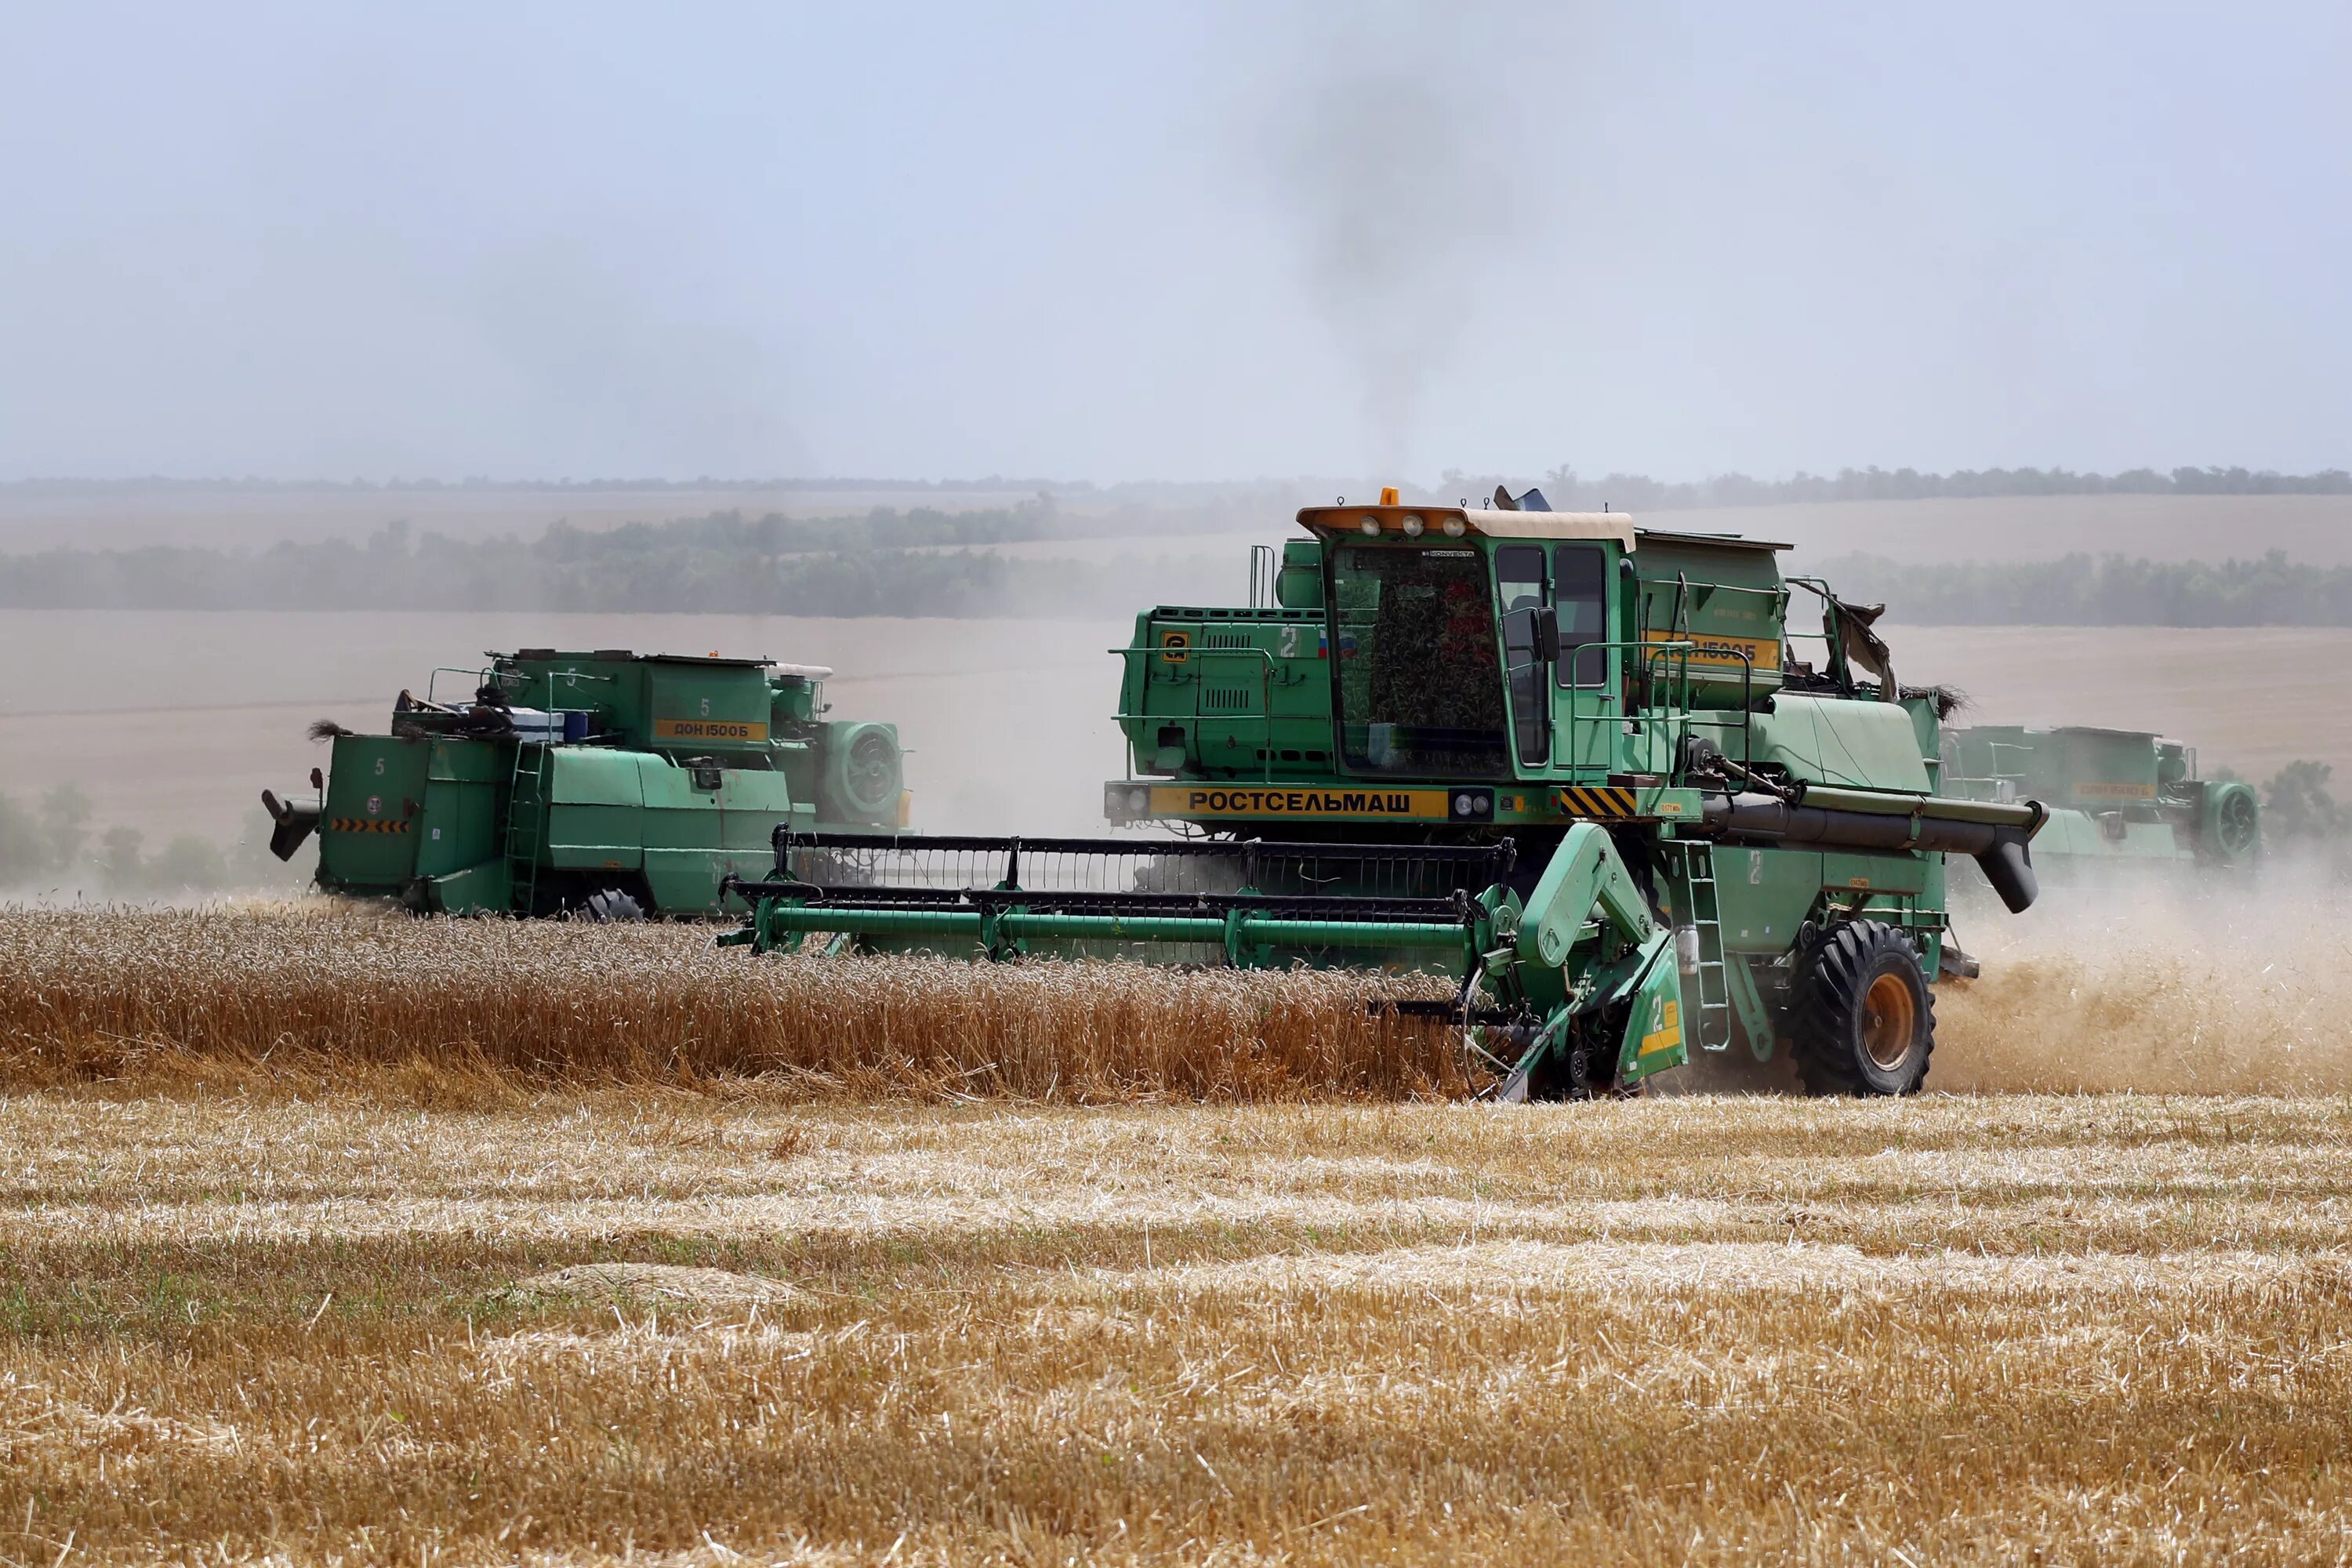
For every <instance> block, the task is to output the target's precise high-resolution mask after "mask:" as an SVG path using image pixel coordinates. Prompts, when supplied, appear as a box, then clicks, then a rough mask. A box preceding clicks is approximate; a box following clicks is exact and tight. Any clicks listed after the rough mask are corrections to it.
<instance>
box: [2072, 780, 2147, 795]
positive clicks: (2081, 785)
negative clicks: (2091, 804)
mask: <svg viewBox="0 0 2352 1568" xmlns="http://www.w3.org/2000/svg"><path fill="white" fill-rule="evenodd" d="M2074 798H2075V799H2077V800H2154V799H2155V798H2156V786H2155V785H2154V784H2101V783H2099V782H2097V781H2095V780H2091V779H2084V780H2080V781H2078V782H2077V783H2076V784H2075V785H2074Z"/></svg>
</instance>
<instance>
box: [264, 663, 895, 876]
mask: <svg viewBox="0 0 2352 1568" xmlns="http://www.w3.org/2000/svg"><path fill="white" fill-rule="evenodd" d="M484 657H485V658H488V660H489V663H488V665H487V666H485V667H482V668H477V669H470V670H466V669H441V670H436V671H435V672H434V677H433V681H432V683H431V684H429V685H428V687H427V689H426V694H425V697H424V698H422V699H419V698H417V697H415V696H414V695H413V694H411V693H409V692H406V691H404V692H402V693H401V694H400V697H399V700H397V701H396V702H395V703H394V706H393V711H392V724H391V730H390V732H389V733H387V734H382V735H360V734H353V733H352V732H350V731H345V730H342V729H341V727H340V726H337V725H334V724H331V723H326V722H323V721H322V722H321V723H320V724H318V725H315V726H313V727H312V733H313V736H314V737H315V738H318V739H331V740H332V742H333V743H334V752H333V755H332V757H331V763H330V766H329V767H328V768H327V769H326V770H323V771H322V770H320V769H315V768H314V769H312V770H311V773H310V782H311V787H312V788H313V790H314V791H316V792H317V793H316V795H315V796H314V798H313V800H312V801H311V802H310V803H309V804H303V803H299V802H296V801H293V800H280V799H279V798H278V795H276V793H275V792H273V791H269V790H264V791H263V792H262V795H261V803H262V805H263V807H264V808H265V809H267V810H268V813H269V815H270V816H271V818H272V819H273V820H274V821H275V823H276V824H277V826H276V829H275V831H274V832H273V833H272V834H271V837H270V848H271V849H272V850H273V851H274V852H276V854H277V856H278V858H279V859H281V860H289V859H291V858H293V857H294V855H295V853H296V851H297V850H299V848H300V847H301V846H302V844H303V843H304V841H305V840H307V839H308V838H309V837H310V835H311V833H313V832H314V831H315V832H316V833H317V834H318V836H319V872H318V884H319V886H320V887H321V888H323V889H327V890H328V891H330V892H336V893H347V894H355V895H361V896H374V897H384V898H392V899H397V900H400V901H401V902H402V903H404V904H405V905H407V906H408V907H409V908H411V909H413V910H417V911H419V912H420V913H436V912H440V913H449V914H515V915H555V914H577V915H583V916H587V917H591V918H596V919H608V920H609V919H634V918H637V917H639V916H645V915H656V914H660V915H699V914H713V913H718V912H719V911H720V910H722V909H724V908H725V907H726V906H725V900H724V891H723V889H724V888H725V885H726V883H727V881H728V879H730V878H731V877H734V876H737V875H739V874H740V873H742V872H745V871H757V870H759V869H761V868H764V867H765V866H766V865H767V864H768V862H769V858H770V857H771V855H772V847H771V846H772V841H773V835H774V833H775V832H776V831H777V830H778V829H780V828H781V829H785V830H794V829H798V830H808V831H814V830H817V829H821V828H825V829H831V828H841V827H863V828H866V829H867V830H868V831H871V830H872V829H875V828H885V829H888V828H898V827H904V826H906V825H907V817H908V805H909V801H910V797H909V795H908V793H907V791H906V789H905V788H904V785H903V781H902V770H901V754H900V751H899V746H898V730H897V729H896V727H895V726H892V725H889V724H876V723H865V722H856V721H836V720H831V719H827V718H825V717H824V714H825V713H826V711H827V708H826V705H825V702H824V681H825V679H826V678H827V677H828V676H830V675H831V674H832V673H833V672H832V671H831V670H829V669H824V668H818V667H814V666H808V665H790V664H774V663H772V662H771V661H768V660H765V659H750V658H719V657H718V656H717V655H711V656H709V657H707V658H692V657H687V656H683V655H677V654H637V653H630V652H627V651H625V650H610V649H608V650H604V651H600V652H595V653H562V652H558V651H556V650H554V649H551V648H525V649H523V650H521V651H520V652H518V653H512V654H487V655H485V656H484ZM444 686H446V687H448V688H450V689H449V690H447V691H444V690H442V689H441V688H442V687H444ZM737 907H738V908H739V909H740V906H737Z"/></svg>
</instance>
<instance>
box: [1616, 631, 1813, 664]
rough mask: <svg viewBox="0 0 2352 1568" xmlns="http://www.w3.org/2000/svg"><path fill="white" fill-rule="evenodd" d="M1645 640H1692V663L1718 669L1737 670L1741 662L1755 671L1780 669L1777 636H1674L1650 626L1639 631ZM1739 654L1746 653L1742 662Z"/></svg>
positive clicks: (1714, 634) (1663, 641)
mask: <svg viewBox="0 0 2352 1568" xmlns="http://www.w3.org/2000/svg"><path fill="white" fill-rule="evenodd" d="M1642 640H1643V642H1648V643H1674V642H1687V643H1696V645H1698V646H1696V647H1694V648H1692V649H1691V650H1690V661H1691V662H1692V663H1693V664H1704V665H1713V666H1715V667H1717V668H1730V669H1738V668H1739V667H1740V665H1741V664H1742V662H1745V663H1747V664H1749V665H1752V666H1753V667H1754V668H1756V669H1757V670H1758V672H1759V673H1772V674H1777V673H1779V671H1780V638H1778V637H1726V636H1724V635H1722V634H1721V633H1719V632H1692V633H1691V634H1689V635H1688V636H1687V637H1677V636H1675V634H1674V633H1673V632H1662V631H1659V630H1656V629H1655V628H1652V629H1651V630H1648V631H1645V632H1643V634H1642ZM1742 654H1745V655H1747V658H1746V659H1745V661H1743V660H1742V659H1741V658H1740V656H1741V655H1742Z"/></svg>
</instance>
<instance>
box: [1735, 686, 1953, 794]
mask: <svg viewBox="0 0 2352 1568" xmlns="http://www.w3.org/2000/svg"><path fill="white" fill-rule="evenodd" d="M1747 717H1748V727H1749V729H1750V731H1751V739H1750V749H1749V752H1748V756H1749V758H1750V759H1751V760H1752V761H1753V762H1755V763H1768V764H1772V765H1777V766H1780V767H1783V768H1786V769H1787V770H1788V772H1789V775H1790V777H1791V778H1800V779H1804V780H1806V781H1808V782H1810V783H1820V784H1833V785H1838V784H1842V785H1844V786H1846V787H1849V788H1854V789H1873V790H1900V791H1903V792H1905V793H1907V794H1916V795H1926V794H1927V793H1929V787H1930V785H1929V780H1928V777H1927V763H1926V762H1925V760H1924V759H1925V758H1926V757H1928V756H1932V755H1934V754H1935V753H1934V751H1933V749H1932V748H1931V749H1929V750H1927V751H1926V752H1922V750H1921V748H1920V745H1919V736H1918V731H1916V729H1915V728H1914V727H1913V724H1912V716H1911V715H1910V714H1909V713H1908V712H1906V711H1905V710H1904V709H1903V708H1902V707H1901V706H1900V705H1898V704H1895V703H1891V702H1854V701H1849V700H1839V699H1833V698H1824V697H1799V696H1792V695H1784V696H1782V697H1780V698H1779V699H1777V700H1775V701H1774V703H1773V706H1772V711H1771V712H1769V713H1753V714H1749V715H1748V716H1747ZM1735 733H1736V731H1735ZM1719 743H1721V744H1722V745H1723V749H1724V751H1725V752H1726V754H1727V755H1730V756H1734V757H1737V756H1738V755H1739V754H1740V753H1739V752H1738V751H1737V750H1736V749H1735V746H1736V741H1734V740H1733V739H1732V737H1731V736H1729V735H1727V736H1726V738H1725V740H1724V741H1723V742H1719Z"/></svg>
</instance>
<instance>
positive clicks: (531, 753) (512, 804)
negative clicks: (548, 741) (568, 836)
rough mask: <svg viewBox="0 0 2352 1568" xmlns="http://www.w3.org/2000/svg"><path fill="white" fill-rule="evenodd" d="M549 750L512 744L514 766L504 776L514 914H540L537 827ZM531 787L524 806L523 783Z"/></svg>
mask: <svg viewBox="0 0 2352 1568" xmlns="http://www.w3.org/2000/svg"><path fill="white" fill-rule="evenodd" d="M547 753H548V747H547V746H546V745H544V744H541V743H539V742H530V741H520V740H519V741H517V742H515V754H514V764H513V766H512V767H511V768H509V770H508V773H507V836H506V837H507V843H506V851H507V887H508V889H509V899H510V900H511V901H512V905H513V908H514V911H515V913H517V914H520V915H533V914H537V913H538V912H539V909H538V903H539V833H538V831H537V828H538V825H539V824H540V823H541V822H544V821H546V820H547ZM526 780H528V781H529V783H530V806H528V807H526V806H525V805H524V795H523V784H524V783H525V781H526Z"/></svg>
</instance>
